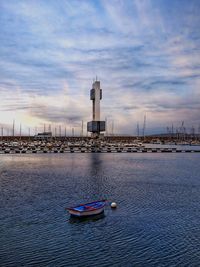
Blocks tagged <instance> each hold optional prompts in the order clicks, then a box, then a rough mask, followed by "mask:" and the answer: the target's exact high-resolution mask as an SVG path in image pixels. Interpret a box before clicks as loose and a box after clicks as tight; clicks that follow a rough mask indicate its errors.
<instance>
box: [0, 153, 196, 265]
mask: <svg viewBox="0 0 200 267" xmlns="http://www.w3.org/2000/svg"><path fill="white" fill-rule="evenodd" d="M199 162H200V154H198V153H191V154H188V153H181V154H179V153H177V154H175V153H170V154H164V153H158V154H157V153H144V154H142V153H138V154H128V153H127V154H123V153H116V154H110V153H105V154H104V153H88V154H86V153H77V154H76V153H72V154H41V155H40V154H37V155H34V154H30V155H1V156H0V205H1V207H0V244H1V246H0V259H1V261H0V265H1V266H4V267H7V266H9V267H10V266H40V267H43V266H48V267H49V266H50V267H51V266H52V267H53V266H56V267H57V266H58V267H61V266H65V267H66V266H78V267H79V266H80V267H82V266H84V267H85V266H88V267H89V266H95V267H96V266H101V267H102V266H109V267H110V266H148V267H149V266H199V262H200V249H199V243H200V231H199V221H200V213H199V209H200V179H199V173H200V164H199ZM98 199H108V200H110V201H114V202H117V205H118V208H117V209H116V210H112V209H111V208H110V207H105V214H100V215H98V216H95V217H93V218H92V217H91V218H81V219H76V218H70V216H69V214H68V213H66V211H65V207H69V206H75V205H77V204H79V203H86V202H91V201H94V200H98Z"/></svg>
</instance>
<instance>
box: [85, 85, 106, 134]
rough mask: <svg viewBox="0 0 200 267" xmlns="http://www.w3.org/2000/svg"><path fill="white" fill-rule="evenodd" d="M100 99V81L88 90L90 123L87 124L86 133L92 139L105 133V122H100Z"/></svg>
mask: <svg viewBox="0 0 200 267" xmlns="http://www.w3.org/2000/svg"><path fill="white" fill-rule="evenodd" d="M101 99H102V89H100V81H95V82H94V83H93V84H92V89H91V90H90V100H92V121H90V122H88V123H87V131H88V132H91V133H92V136H93V137H98V136H99V134H100V132H103V131H105V121H101V120H100V100H101Z"/></svg>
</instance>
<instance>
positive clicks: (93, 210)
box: [66, 199, 106, 217]
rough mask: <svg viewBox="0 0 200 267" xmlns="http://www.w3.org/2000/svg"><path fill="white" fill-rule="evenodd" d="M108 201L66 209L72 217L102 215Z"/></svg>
mask: <svg viewBox="0 0 200 267" xmlns="http://www.w3.org/2000/svg"><path fill="white" fill-rule="evenodd" d="M105 205H106V200H105V199H103V200H98V201H94V202H90V203H85V204H80V205H78V206H75V207H70V208H66V210H68V212H69V213H70V214H71V215H72V216H76V217H85V216H92V215H97V214H100V213H102V212H103V211H104V207H105Z"/></svg>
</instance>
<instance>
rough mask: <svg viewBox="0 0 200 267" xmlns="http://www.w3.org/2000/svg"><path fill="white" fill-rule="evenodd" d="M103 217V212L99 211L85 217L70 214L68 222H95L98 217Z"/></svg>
mask: <svg viewBox="0 0 200 267" xmlns="http://www.w3.org/2000/svg"><path fill="white" fill-rule="evenodd" d="M104 217H105V213H104V212H101V213H100V214H97V215H92V216H87V217H80V218H79V217H75V216H70V218H69V223H83V222H84V223H87V222H96V221H98V220H100V219H103V218H104Z"/></svg>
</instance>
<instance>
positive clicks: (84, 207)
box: [72, 201, 105, 212]
mask: <svg viewBox="0 0 200 267" xmlns="http://www.w3.org/2000/svg"><path fill="white" fill-rule="evenodd" d="M104 205H105V202H104V201H97V202H92V203H88V204H85V205H80V206H76V207H73V208H72V209H73V210H76V211H80V212H81V211H86V210H90V208H92V209H100V208H102V207H104Z"/></svg>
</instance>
